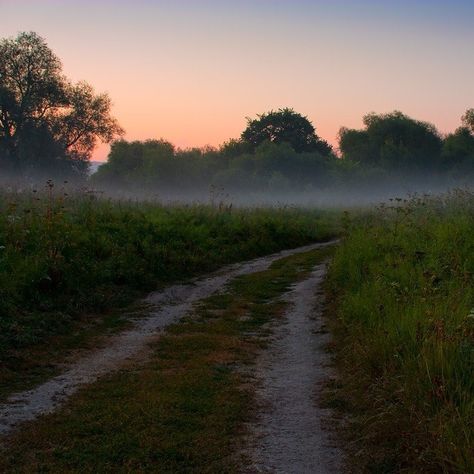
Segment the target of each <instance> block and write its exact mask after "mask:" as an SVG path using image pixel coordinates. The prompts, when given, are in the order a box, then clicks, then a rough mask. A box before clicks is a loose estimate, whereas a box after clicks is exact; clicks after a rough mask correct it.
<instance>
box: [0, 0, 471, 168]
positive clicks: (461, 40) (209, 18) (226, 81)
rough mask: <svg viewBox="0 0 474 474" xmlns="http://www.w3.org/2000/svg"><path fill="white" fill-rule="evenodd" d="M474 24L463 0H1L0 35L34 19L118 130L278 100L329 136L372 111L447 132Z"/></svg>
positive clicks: (465, 88) (199, 139) (239, 113)
mask: <svg viewBox="0 0 474 474" xmlns="http://www.w3.org/2000/svg"><path fill="white" fill-rule="evenodd" d="M473 25H474V2H473V0H450V1H447V0H446V1H438V0H410V1H409V0H396V1H395V0H390V1H383V0H378V1H376V0H360V1H359V0H353V1H348V0H328V1H321V0H313V1H310V0H253V1H250V0H234V1H227V0H174V1H165V0H156V1H151V0H148V1H147V0H134V1H125V0H121V1H120V0H119V1H111V0H110V1H106V0H103V1H100V0H95V1H90V0H82V1H68V0H63V1H59V0H45V1H40V0H36V1H33V0H24V1H23V0H0V37H6V36H14V35H16V34H17V33H18V32H20V31H30V30H33V31H36V32H37V33H39V34H40V35H41V36H43V37H44V38H45V39H46V41H47V42H48V44H49V46H50V47H51V48H52V49H53V50H54V51H55V52H56V54H57V55H58V56H59V57H60V58H61V59H62V61H63V64H64V72H65V74H66V75H67V76H68V77H69V78H71V79H73V80H80V79H85V80H87V81H88V82H89V83H91V84H92V85H93V86H94V87H95V88H96V90H97V91H100V92H104V91H105V92H108V93H109V94H110V96H111V97H112V100H113V102H114V115H115V116H116V117H117V118H118V119H119V121H120V123H121V125H122V126H123V127H124V128H125V130H126V138H127V139H145V138H160V137H163V138H166V139H168V140H170V141H171V142H173V143H175V144H176V145H178V146H180V147H189V146H203V145H206V144H210V145H218V144H220V143H222V142H223V141H225V140H227V139H229V138H232V137H235V138H236V137H238V136H239V135H240V133H241V131H242V130H243V129H244V128H245V124H246V122H245V117H247V116H255V115H256V114H257V113H261V112H265V111H268V110H270V109H277V108H279V107H293V108H294V109H295V110H296V111H297V112H300V113H302V114H304V115H307V116H308V118H309V119H310V120H311V121H312V122H313V124H314V125H315V127H316V129H317V133H318V134H319V135H320V136H322V137H323V138H325V139H326V140H328V141H329V142H331V143H333V144H335V143H336V137H337V132H338V130H339V128H340V127H341V126H348V127H360V126H361V125H362V116H363V115H364V114H366V113H367V112H371V111H374V112H380V113H382V112H389V111H392V110H394V109H398V110H401V111H403V112H405V113H407V114H409V115H411V116H413V117H415V118H417V119H421V120H427V121H430V122H432V123H434V124H435V125H436V126H437V127H438V128H439V130H440V131H441V132H443V133H446V132H449V131H452V130H454V129H455V128H456V127H457V126H458V125H459V123H460V117H461V115H462V114H463V113H464V111H465V110H466V109H467V108H469V107H474V80H473V78H474V27H473ZM106 153H107V147H103V146H102V147H100V148H99V150H98V151H97V153H96V156H95V158H96V159H101V160H103V159H105V156H106Z"/></svg>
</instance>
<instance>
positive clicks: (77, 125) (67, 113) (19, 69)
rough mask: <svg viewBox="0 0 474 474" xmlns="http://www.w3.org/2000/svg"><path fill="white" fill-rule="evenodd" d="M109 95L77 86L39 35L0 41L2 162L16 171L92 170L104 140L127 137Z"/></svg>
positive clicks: (0, 138) (80, 85)
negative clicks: (91, 163)
mask: <svg viewBox="0 0 474 474" xmlns="http://www.w3.org/2000/svg"><path fill="white" fill-rule="evenodd" d="M110 109H111V102H110V99H109V97H108V96H107V95H106V94H99V95H96V94H95V93H94V90H93V88H92V87H91V86H90V85H89V84H87V83H85V82H80V83H78V84H75V85H73V84H71V83H70V82H69V81H68V80H67V79H66V78H65V77H64V76H63V74H62V65H61V61H60V60H59V58H58V57H57V56H56V55H55V54H54V53H53V52H52V51H51V49H50V48H49V47H48V45H47V44H46V42H45V41H44V39H43V38H41V37H40V36H39V35H37V34H36V33H34V32H30V33H21V34H19V35H18V36H17V37H16V38H14V39H12V38H9V39H3V40H1V41H0V163H3V165H4V166H7V167H9V168H11V169H14V170H16V171H20V172H25V171H26V170H29V169H34V170H36V171H38V170H42V169H44V168H45V167H48V166H49V167H50V168H51V169H55V168H56V167H57V166H59V165H61V167H62V168H67V167H69V168H70V169H76V170H82V171H84V169H85V168H86V164H87V161H88V160H89V158H90V156H91V153H92V150H93V149H94V146H95V144H96V141H97V140H98V139H100V140H102V141H104V142H110V141H111V140H113V139H114V138H115V137H117V136H119V135H120V134H121V133H122V129H121V128H120V126H119V125H118V123H117V121H116V120H115V119H114V118H113V117H112V116H111V115H110Z"/></svg>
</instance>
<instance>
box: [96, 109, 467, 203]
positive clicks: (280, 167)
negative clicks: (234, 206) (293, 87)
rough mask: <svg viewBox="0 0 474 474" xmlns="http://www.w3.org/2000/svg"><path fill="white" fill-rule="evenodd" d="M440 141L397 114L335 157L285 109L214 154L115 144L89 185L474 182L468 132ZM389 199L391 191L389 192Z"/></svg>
mask: <svg viewBox="0 0 474 474" xmlns="http://www.w3.org/2000/svg"><path fill="white" fill-rule="evenodd" d="M470 113H471V112H470V111H468V112H467V113H466V115H465V116H464V117H463V118H462V120H463V126H462V127H460V128H458V129H457V130H456V131H455V132H454V133H452V134H450V135H448V136H446V137H443V136H441V134H440V133H439V132H438V131H437V130H436V128H435V127H434V126H433V125H431V124H429V123H425V122H420V121H417V120H413V119H411V118H410V117H407V116H406V115H404V114H402V113H400V112H393V113H391V114H385V115H383V114H382V115H376V114H369V115H367V116H366V117H365V118H364V124H365V128H364V129H363V130H349V129H346V128H342V129H341V131H340V135H339V147H340V152H341V155H340V156H339V157H338V156H336V155H335V153H334V152H333V151H332V149H331V147H329V145H328V144H327V143H326V142H324V141H322V140H321V139H320V138H319V137H318V136H317V135H316V133H315V131H314V127H313V126H312V125H311V123H310V122H309V121H308V120H307V119H306V118H305V117H302V116H301V115H299V114H297V113H295V112H294V111H292V110H291V109H282V110H279V111H277V112H270V113H269V114H263V115H261V116H259V117H258V118H257V119H255V120H252V119H249V123H248V127H247V129H246V130H244V131H243V133H242V136H241V138H240V139H239V140H231V141H229V142H227V143H225V144H224V145H222V146H221V147H220V148H219V149H214V148H205V149H191V150H179V149H176V148H175V147H174V146H173V145H172V144H171V143H169V142H166V141H164V140H149V141H145V142H126V141H119V142H115V143H114V144H113V146H112V150H111V152H110V155H109V158H108V162H107V163H106V164H105V165H103V166H101V167H100V168H99V170H98V172H97V173H96V174H95V175H94V176H93V178H92V182H93V183H94V185H96V186H98V187H99V188H100V189H102V188H106V189H107V188H112V189H116V190H120V191H129V192H131V191H140V192H145V191H146V192H148V193H156V194H157V195H158V196H176V197H179V196H180V195H183V194H184V192H186V193H188V195H192V196H203V195H204V196H205V195H207V192H208V189H209V186H213V187H215V188H218V189H223V190H224V192H230V193H233V195H239V194H242V193H245V192H249V191H250V192H253V193H263V194H264V193H270V195H272V194H273V195H275V194H276V195H277V196H279V197H280V199H282V196H285V194H286V193H303V192H309V193H310V192H314V191H320V190H326V191H351V192H352V195H354V193H355V194H356V195H357V194H365V195H367V194H370V193H373V194H375V193H377V192H380V191H384V190H385V191H387V189H392V190H398V189H400V188H403V189H406V187H407V186H408V188H410V187H411V188H412V189H415V190H418V189H430V188H432V187H433V186H435V187H444V188H446V187H449V186H453V185H454V184H457V185H459V184H469V183H472V181H473V179H474V128H473V127H472V123H471V122H470V121H469V120H470V119H469V117H470ZM389 192H390V191H389Z"/></svg>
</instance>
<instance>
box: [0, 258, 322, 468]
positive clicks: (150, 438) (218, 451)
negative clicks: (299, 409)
mask: <svg viewBox="0 0 474 474" xmlns="http://www.w3.org/2000/svg"><path fill="white" fill-rule="evenodd" d="M330 252H331V249H324V250H320V251H312V252H309V253H305V254H300V255H295V256H292V257H287V258H285V259H282V260H279V261H277V262H275V263H274V264H273V265H272V266H271V268H270V269H269V270H267V271H264V272H259V273H256V274H251V275H248V276H242V277H238V278H237V279H235V280H233V281H232V282H231V283H230V285H229V287H228V289H227V291H226V292H225V293H223V294H218V295H213V296H211V297H210V298H208V299H206V300H204V301H203V302H202V304H201V305H200V306H199V307H198V308H197V309H196V311H195V314H194V315H192V316H190V317H188V318H185V319H184V320H182V321H181V322H179V323H177V324H174V325H173V326H171V327H170V328H169V330H168V331H167V333H165V334H164V335H163V336H162V337H161V338H160V339H159V341H158V342H157V343H155V344H154V346H153V354H152V357H151V360H150V361H149V362H148V363H147V364H146V365H144V366H138V367H135V368H129V369H126V370H123V371H122V372H120V373H119V374H116V375H113V376H110V377H108V378H106V379H103V380H101V381H99V382H97V383H95V384H93V385H92V386H90V387H87V388H86V389H84V390H82V392H81V393H79V394H78V395H76V396H75V397H73V398H72V399H71V401H70V402H69V403H68V404H67V406H65V407H64V408H63V409H62V410H60V411H59V412H58V413H56V414H54V415H50V416H47V417H44V418H42V419H40V420H39V421H38V422H36V423H33V424H31V425H29V426H28V427H26V429H24V430H22V431H21V432H20V433H18V434H16V435H15V436H13V438H11V439H10V440H9V444H8V445H7V446H6V447H4V449H3V451H1V452H0V471H2V472H18V473H21V472H25V473H26V472H28V473H29V472H61V473H62V472H81V473H82V472H160V473H161V472H163V473H166V472H170V473H171V472H173V473H175V472H183V473H186V472H200V473H219V474H220V473H225V472H237V471H238V470H239V466H240V465H241V463H242V462H243V460H242V459H241V456H240V454H239V449H240V446H241V444H240V443H241V438H240V436H241V435H242V434H243V432H244V426H243V423H244V422H245V421H248V420H249V419H250V418H251V416H252V414H253V411H254V409H255V406H254V405H253V390H252V384H251V383H249V381H248V380H247V378H246V376H245V375H244V373H243V372H242V371H241V370H239V369H238V368H239V367H241V366H243V365H245V364H251V363H252V361H253V360H254V359H255V356H256V355H257V354H258V351H259V350H260V349H261V348H262V347H263V346H264V345H265V343H266V337H265V336H266V335H268V332H269V330H270V328H269V325H268V324H267V323H269V322H271V321H278V317H279V316H280V314H281V312H282V310H283V309H284V307H285V303H283V302H282V301H279V300H278V299H277V298H278V296H280V295H281V294H282V293H284V292H285V291H286V290H287V288H288V286H289V285H290V284H291V283H293V282H295V281H298V280H299V279H301V278H304V277H305V276H306V275H307V274H308V272H309V271H310V269H311V268H312V267H313V266H314V265H315V264H316V263H319V262H320V261H321V260H322V259H324V258H326V257H327V256H328V255H329V253H330Z"/></svg>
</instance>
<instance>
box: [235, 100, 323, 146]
mask: <svg viewBox="0 0 474 474" xmlns="http://www.w3.org/2000/svg"><path fill="white" fill-rule="evenodd" d="M257 117H258V118H256V119H250V118H248V119H247V128H246V129H245V130H244V131H243V132H242V135H241V141H242V142H243V143H245V144H248V145H249V146H250V147H251V148H252V149H253V150H254V149H255V148H257V147H258V146H259V145H260V144H261V143H263V142H265V141H268V142H273V143H277V144H279V143H288V144H290V145H291V146H292V147H293V149H294V150H295V151H296V152H298V153H301V152H313V151H315V152H318V153H321V154H322V155H329V154H331V152H332V148H331V146H330V145H329V144H328V143H327V142H325V141H324V140H321V139H320V138H319V137H318V136H317V135H316V131H315V129H314V127H313V125H312V123H311V122H310V121H309V120H308V118H307V117H304V116H302V115H300V114H298V113H296V112H295V111H294V110H293V109H289V108H285V109H278V110H277V111H276V112H275V111H270V112H268V113H265V114H262V115H258V116H257Z"/></svg>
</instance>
